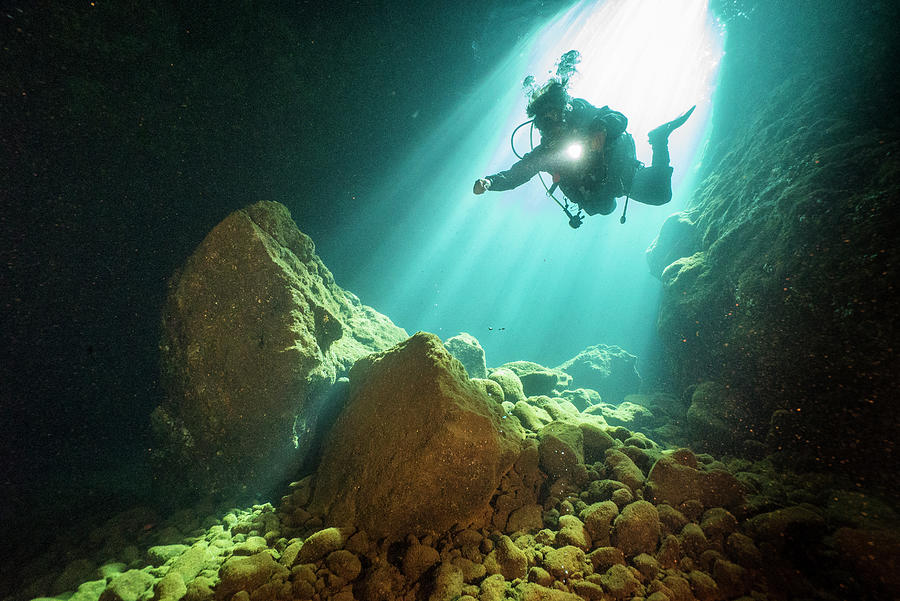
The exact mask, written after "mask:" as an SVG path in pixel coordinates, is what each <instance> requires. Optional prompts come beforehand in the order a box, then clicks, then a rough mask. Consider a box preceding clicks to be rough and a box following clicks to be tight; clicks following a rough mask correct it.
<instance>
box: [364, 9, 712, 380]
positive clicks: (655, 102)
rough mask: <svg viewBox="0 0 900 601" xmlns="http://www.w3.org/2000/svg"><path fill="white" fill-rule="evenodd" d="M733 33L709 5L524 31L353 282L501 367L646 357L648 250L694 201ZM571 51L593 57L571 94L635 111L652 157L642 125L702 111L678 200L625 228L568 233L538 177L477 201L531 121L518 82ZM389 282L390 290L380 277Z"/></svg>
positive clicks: (384, 205) (610, 12)
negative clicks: (476, 186) (688, 194)
mask: <svg viewBox="0 0 900 601" xmlns="http://www.w3.org/2000/svg"><path fill="white" fill-rule="evenodd" d="M722 35H723V34H722V32H721V31H720V29H719V28H718V27H717V25H716V23H715V22H714V20H713V18H712V17H711V16H710V14H709V12H708V9H707V6H706V2H705V1H699V0H657V1H648V0H607V1H606V2H597V1H593V2H588V1H584V2H580V3H578V4H577V5H575V6H574V7H572V8H570V9H568V10H566V11H565V12H564V13H562V14H560V15H558V16H557V17H556V18H554V19H553V20H552V22H550V23H549V24H547V25H546V26H545V27H542V28H541V29H540V30H539V31H536V32H533V33H532V34H531V35H529V36H525V37H523V38H522V41H521V42H520V43H519V45H518V46H517V47H515V48H512V49H510V52H509V55H508V57H507V59H506V60H505V61H504V62H503V63H502V64H499V65H497V66H496V68H495V69H494V70H493V72H491V73H488V74H486V75H485V76H484V77H483V79H482V83H481V84H480V85H479V86H478V87H477V89H476V91H475V92H474V93H473V94H472V95H470V96H469V97H468V98H466V100H465V101H464V102H463V103H462V104H460V105H459V106H458V107H456V109H455V110H454V111H453V112H452V114H450V115H449V116H448V117H447V119H446V121H445V122H444V123H443V125H442V126H441V127H440V128H439V129H438V130H437V131H435V132H434V134H433V136H431V138H430V139H429V142H428V143H426V144H424V145H422V146H420V147H418V148H416V149H415V150H414V151H412V152H410V156H409V158H408V160H407V161H406V162H405V163H404V164H403V165H402V167H401V168H400V169H399V170H398V172H397V173H396V174H394V175H393V176H392V177H391V178H390V182H391V184H390V185H389V186H387V187H385V188H384V189H383V190H382V192H381V193H380V194H379V195H378V197H377V200H376V201H375V202H373V203H372V206H373V207H377V210H378V211H379V212H383V211H390V212H391V214H392V215H395V216H396V219H395V223H396V227H395V228H394V233H393V235H392V236H391V237H390V239H387V240H379V241H377V248H376V249H375V250H373V251H372V252H370V253H369V254H368V256H367V257H366V261H367V262H366V264H365V265H366V269H364V270H363V273H364V274H363V275H362V276H357V277H359V278H361V279H360V280H359V281H351V282H349V287H351V288H352V289H354V290H357V291H359V292H360V294H364V296H365V298H366V299H367V302H370V303H371V304H372V305H374V306H375V307H376V308H377V309H378V310H379V311H382V312H384V313H386V314H388V315H390V316H391V318H392V319H393V320H394V321H395V322H397V323H398V324H399V325H401V326H403V327H404V328H406V329H407V330H409V331H416V330H427V331H432V332H435V333H437V334H439V335H440V336H441V337H443V338H446V337H449V336H452V335H455V334H457V333H459V332H460V331H467V332H469V333H471V334H473V335H474V336H476V337H477V338H478V339H479V340H480V341H481V343H482V345H483V346H484V347H485V349H486V352H487V359H488V363H489V364H491V365H496V364H499V363H502V362H505V361H510V360H515V359H528V360H532V361H538V362H543V363H545V364H548V365H553V364H557V363H559V362H561V361H563V360H565V359H566V358H568V357H570V356H573V355H574V354H576V353H577V352H578V351H580V350H581V349H582V348H584V347H586V346H589V345H591V344H598V343H606V344H619V345H621V346H623V347H624V348H626V349H627V350H629V351H630V352H633V353H636V354H641V353H643V352H644V351H645V350H646V349H647V347H648V345H650V344H651V343H652V341H653V340H654V336H655V332H654V329H655V319H656V304H657V301H658V292H659V282H657V281H656V280H655V279H654V278H653V277H652V276H651V275H650V274H649V273H648V270H647V267H646V263H645V259H644V251H645V249H646V248H647V246H648V245H649V244H650V242H651V241H652V240H653V239H654V238H655V236H656V234H657V232H658V231H659V227H660V225H661V224H662V222H663V221H664V220H665V218H666V217H667V216H668V215H670V214H671V213H673V212H674V211H676V210H678V209H679V208H680V207H681V205H682V204H683V202H684V200H685V190H686V187H687V186H686V177H687V176H689V174H690V173H691V171H692V170H693V169H694V168H695V167H696V165H697V164H698V161H699V154H700V153H699V149H700V148H701V145H702V143H703V139H704V135H705V130H706V126H707V123H708V121H709V116H710V110H711V100H712V94H713V91H714V88H715V79H716V74H717V66H718V63H719V60H720V58H721V54H722V49H721V48H722V40H721V36H722ZM570 49H577V50H578V51H579V52H581V54H582V61H581V63H580V64H579V66H578V71H579V72H578V74H577V75H576V77H575V78H573V80H572V83H571V88H570V91H571V92H572V93H573V95H574V96H580V97H584V98H586V99H587V100H588V101H590V102H592V103H593V104H595V105H596V106H603V105H607V104H608V105H609V106H610V107H611V108H613V109H615V110H619V111H621V112H623V113H625V115H626V116H627V117H628V118H629V128H628V130H629V131H630V132H631V133H632V134H633V135H634V137H635V140H636V142H637V148H638V151H637V152H638V158H639V159H641V160H643V161H645V162H648V163H649V158H650V157H649V146H648V145H647V143H646V138H647V131H649V130H650V129H652V128H653V127H655V126H656V125H659V124H660V123H663V122H665V121H668V120H670V119H672V118H674V117H675V116H677V115H678V114H680V113H682V112H684V111H685V110H686V109H687V108H689V107H690V106H692V105H694V104H696V105H697V110H696V112H695V114H694V116H693V117H692V118H691V119H690V120H689V121H688V123H687V124H686V125H685V126H684V127H683V128H681V129H679V130H678V131H677V132H676V133H674V134H673V135H672V137H671V140H670V148H671V155H672V164H673V166H674V167H675V176H674V179H673V184H674V190H675V198H674V200H673V201H672V202H671V203H670V204H668V205H666V206H663V207H652V206H646V205H639V204H637V203H631V204H630V205H629V209H628V211H629V215H628V221H627V223H626V224H625V225H620V224H619V220H618V213H617V214H616V217H615V218H614V217H613V216H609V217H602V216H599V215H598V216H594V217H589V218H587V220H586V221H585V224H584V225H583V226H582V227H581V228H580V229H578V230H572V229H571V228H570V227H569V225H568V221H567V219H566V218H565V216H564V215H563V214H562V211H561V210H560V209H559V207H558V206H557V205H556V204H555V203H554V202H553V201H552V200H550V199H549V198H548V197H547V196H546V194H545V191H544V189H543V187H542V185H541V183H540V182H539V181H538V179H537V178H534V180H533V181H531V182H529V183H527V184H525V185H523V186H521V187H519V188H518V189H516V190H513V191H510V192H503V193H493V192H489V193H487V194H485V195H483V196H475V195H473V194H472V182H473V181H474V180H475V179H476V178H477V177H481V176H483V175H485V174H488V173H493V172H496V171H499V170H502V169H506V168H507V167H509V165H511V164H512V163H513V162H514V161H515V156H514V155H513V152H512V149H511V148H510V144H509V136H510V133H511V132H512V131H513V129H514V128H515V127H516V126H517V125H518V124H519V123H521V122H522V121H523V120H524V119H525V111H524V108H525V103H526V100H525V96H524V94H523V91H522V80H523V78H524V77H525V76H526V75H528V74H534V75H535V76H536V78H537V80H538V82H539V83H540V82H542V81H543V80H546V79H547V77H548V76H549V72H550V71H552V70H553V69H554V64H555V62H556V61H557V60H558V59H559V57H560V55H562V54H563V53H564V52H566V51H568V50H570ZM527 132H528V128H522V130H520V132H519V135H518V136H517V138H516V145H517V149H518V150H519V151H520V153H521V152H524V151H527V150H528V149H529V141H528V133H527ZM620 204H621V203H620ZM619 210H621V207H620V209H619ZM366 219H367V216H366V214H365V212H363V213H361V214H360V215H359V216H358V221H357V222H356V224H355V229H356V231H358V232H360V234H359V235H360V236H363V235H365V234H364V232H365V226H364V224H365V221H366ZM373 242H374V241H373ZM387 273H390V274H391V276H390V278H387V277H385V278H384V281H383V282H379V281H377V280H379V278H378V276H377V275H374V274H387ZM398 282H399V283H398Z"/></svg>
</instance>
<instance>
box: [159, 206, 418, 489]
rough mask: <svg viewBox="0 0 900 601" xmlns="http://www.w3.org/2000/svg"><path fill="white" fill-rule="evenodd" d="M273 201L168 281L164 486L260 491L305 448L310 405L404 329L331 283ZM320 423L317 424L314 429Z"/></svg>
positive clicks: (229, 227) (232, 218)
mask: <svg viewBox="0 0 900 601" xmlns="http://www.w3.org/2000/svg"><path fill="white" fill-rule="evenodd" d="M314 251H315V247H314V245H313V242H312V240H310V239H309V237H308V236H306V235H304V234H302V233H301V232H300V231H299V230H298V229H297V226H296V225H295V224H294V222H293V221H292V220H291V217H290V213H289V212H288V210H287V208H286V207H284V206H283V205H280V204H278V203H273V202H259V203H256V204H254V205H251V206H249V207H247V208H246V209H243V210H239V211H235V212H234V213H232V214H231V215H229V216H228V217H227V218H225V219H224V220H223V221H222V222H221V223H219V224H218V225H217V226H216V227H215V228H213V230H212V231H211V232H210V233H209V234H208V235H207V236H206V238H205V239H204V240H203V242H202V243H201V244H200V246H199V247H198V248H197V250H196V251H195V252H194V254H193V255H191V256H190V257H189V258H188V260H187V261H186V262H185V264H184V266H183V267H182V268H181V269H180V270H179V271H178V272H176V273H175V274H174V275H173V276H172V278H171V280H170V282H169V292H168V298H167V301H166V304H165V308H164V310H163V326H162V341H161V343H160V353H161V357H162V362H161V363H162V382H163V385H164V387H165V390H166V393H167V394H166V398H165V400H164V401H163V403H162V404H161V405H159V407H157V409H156V410H155V411H154V413H153V431H154V435H155V437H156V438H157V440H158V444H157V445H156V449H157V451H156V454H155V456H154V459H155V462H156V466H157V472H158V477H159V478H160V479H161V480H162V481H164V482H167V483H168V486H169V488H170V489H171V490H172V491H175V492H182V491H185V490H187V491H190V490H192V489H196V490H202V491H203V492H204V493H206V494H209V493H213V492H219V491H227V492H235V491H236V490H238V489H240V488H241V487H248V488H251V489H252V488H254V487H257V488H263V489H264V488H265V487H266V485H271V484H272V483H273V482H275V481H277V480H278V479H279V478H281V477H282V474H283V471H282V470H283V469H284V465H285V458H293V459H294V461H296V462H299V461H302V460H303V458H304V456H305V455H304V454H305V453H307V452H309V451H310V450H311V449H312V448H313V444H314V443H313V440H314V438H315V434H316V430H317V426H316V420H317V419H321V418H320V417H319V416H320V415H324V414H326V413H327V412H326V411H323V410H322V409H321V407H319V404H320V403H321V402H322V400H323V398H324V397H325V396H326V393H327V391H328V388H329V387H330V386H331V384H333V383H334V382H335V381H336V379H337V377H338V376H339V375H340V374H342V373H343V372H344V371H346V370H347V369H348V368H349V366H350V365H351V364H352V363H353V362H354V361H355V360H356V359H358V358H359V357H361V356H363V355H365V354H368V353H370V352H373V351H378V350H382V349H385V348H388V347H389V346H391V345H393V344H395V343H397V342H398V341H400V340H402V339H403V338H405V337H406V333H405V332H404V331H403V330H402V329H400V328H398V327H396V326H394V325H393V324H392V323H391V322H390V320H389V319H387V318H386V317H384V316H383V315H380V314H378V313H376V312H375V311H373V310H372V309H371V308H369V307H366V306H364V305H362V304H361V303H360V302H359V299H357V298H356V297H355V296H353V295H352V294H350V293H348V292H346V291H344V290H342V289H341V288H339V287H338V286H337V284H336V283H335V282H334V278H333V276H332V275H331V273H330V272H329V271H328V269H327V268H326V267H325V265H324V264H323V263H322V261H321V260H320V259H319V258H318V256H316V254H315V252H314ZM323 427H324V425H323Z"/></svg>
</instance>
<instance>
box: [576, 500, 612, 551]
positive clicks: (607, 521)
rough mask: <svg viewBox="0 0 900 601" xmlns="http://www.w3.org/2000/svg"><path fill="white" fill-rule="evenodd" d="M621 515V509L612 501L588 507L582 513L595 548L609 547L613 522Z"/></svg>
mask: <svg viewBox="0 0 900 601" xmlns="http://www.w3.org/2000/svg"><path fill="white" fill-rule="evenodd" d="M618 515H619V508H618V507H617V506H616V504H615V503H613V502H612V501H603V502H601V503H594V504H592V505H589V506H587V507H586V508H585V509H584V510H583V511H582V512H581V519H582V520H584V527H585V528H587V531H588V533H589V534H590V536H591V540H592V542H593V544H594V545H595V546H599V547H606V546H609V537H610V533H611V532H612V522H613V520H614V519H616V516H618Z"/></svg>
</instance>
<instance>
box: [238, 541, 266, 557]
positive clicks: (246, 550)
mask: <svg viewBox="0 0 900 601" xmlns="http://www.w3.org/2000/svg"><path fill="white" fill-rule="evenodd" d="M268 547H269V545H268V544H267V543H266V539H264V538H263V537H261V536H251V537H249V538H248V539H247V540H245V541H244V542H242V543H238V544H237V545H235V547H234V550H233V551H232V554H234V555H256V554H257V553H259V552H260V551H265V550H266V549H267V548H268Z"/></svg>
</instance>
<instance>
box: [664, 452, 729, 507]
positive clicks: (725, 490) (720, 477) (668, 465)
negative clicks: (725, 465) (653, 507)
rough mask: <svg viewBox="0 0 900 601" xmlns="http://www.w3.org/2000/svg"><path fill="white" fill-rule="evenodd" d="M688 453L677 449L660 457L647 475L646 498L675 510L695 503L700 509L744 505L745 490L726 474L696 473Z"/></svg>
mask: <svg viewBox="0 0 900 601" xmlns="http://www.w3.org/2000/svg"><path fill="white" fill-rule="evenodd" d="M697 465H698V464H697V460H696V458H695V457H694V456H693V454H692V453H690V451H687V450H686V449H680V450H678V451H676V452H674V453H672V454H671V455H666V456H664V457H661V458H660V459H659V460H657V461H656V463H654V464H653V468H652V469H651V470H650V473H649V474H648V475H647V489H648V495H647V498H648V499H651V500H653V501H654V502H655V503H666V504H668V505H672V506H673V507H677V506H678V505H680V504H681V503H684V502H686V501H699V502H700V504H701V505H702V506H703V507H733V506H736V505H740V504H741V503H743V502H744V500H745V499H744V494H745V489H744V487H743V485H741V483H740V482H739V481H738V480H737V479H736V478H735V477H734V476H732V475H731V474H730V473H728V472H726V471H723V470H719V469H713V470H710V471H703V470H700V469H697Z"/></svg>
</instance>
